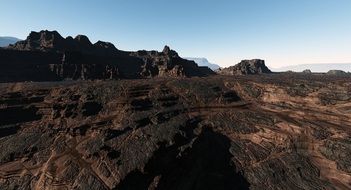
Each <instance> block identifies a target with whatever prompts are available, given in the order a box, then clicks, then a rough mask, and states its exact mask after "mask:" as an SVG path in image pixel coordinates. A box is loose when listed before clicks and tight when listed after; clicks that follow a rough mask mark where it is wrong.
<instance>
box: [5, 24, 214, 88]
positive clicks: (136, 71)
mask: <svg viewBox="0 0 351 190" xmlns="http://www.w3.org/2000/svg"><path fill="white" fill-rule="evenodd" d="M0 60H1V62H0V68H1V70H0V73H1V75H0V82H14V81H52V80H67V79H70V80H72V79H73V80H88V79H89V80H94V79H123V78H134V79H136V78H151V77H192V76H209V75H213V74H215V73H214V72H213V71H211V70H210V69H209V68H207V67H199V66H198V65H197V64H196V63H194V62H193V61H188V60H185V59H182V58H181V57H179V55H178V54H177V52H175V51H174V50H171V49H170V48H169V47H168V46H166V47H165V48H164V50H163V51H162V52H157V51H137V52H125V51H120V50H118V49H117V48H116V47H115V46H114V45H113V44H111V43H109V42H102V41H98V42H96V43H95V44H92V43H91V42H90V40H89V39H88V38H87V37H86V36H84V35H78V36H76V37H75V38H72V37H67V38H63V37H62V36H61V35H60V34H59V33H58V32H56V31H41V32H31V33H30V35H29V36H28V37H27V39H26V40H24V41H20V42H17V43H16V44H14V45H10V46H9V47H7V48H5V49H0Z"/></svg>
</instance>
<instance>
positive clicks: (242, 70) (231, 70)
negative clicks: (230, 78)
mask: <svg viewBox="0 0 351 190" xmlns="http://www.w3.org/2000/svg"><path fill="white" fill-rule="evenodd" d="M217 73H219V74H221V75H252V74H264V73H272V71H270V70H269V69H268V67H267V66H266V65H265V62H264V60H260V59H253V60H243V61H241V62H240V63H238V64H236V65H234V66H231V67H228V68H224V69H219V70H218V72H217Z"/></svg>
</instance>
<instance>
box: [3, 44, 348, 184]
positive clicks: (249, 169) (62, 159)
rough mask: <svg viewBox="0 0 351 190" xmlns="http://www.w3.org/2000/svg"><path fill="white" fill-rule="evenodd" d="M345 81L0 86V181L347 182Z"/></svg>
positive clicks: (256, 78) (257, 78) (255, 78)
mask: <svg viewBox="0 0 351 190" xmlns="http://www.w3.org/2000/svg"><path fill="white" fill-rule="evenodd" d="M136 54H139V55H136V56H143V57H144V58H145V59H148V58H150V57H152V55H150V53H149V52H138V53H136ZM163 54H169V55H170V57H173V56H174V57H176V56H177V55H176V54H175V52H172V51H169V49H168V48H166V49H165V50H164V52H163ZM151 61H155V60H151ZM156 61H157V60H156ZM151 65H152V64H151ZM349 81H350V78H349V77H341V76H331V75H330V76H327V75H324V76H322V75H313V74H311V75H294V74H290V75H286V74H276V75H269V76H268V75H251V76H249V75H247V76H231V77H226V76H213V77H208V78H169V79H165V78H154V79H148V80H118V81H65V82H52V83H49V82H45V83H9V84H0V101H1V102H0V104H1V106H0V107H1V108H0V115H1V117H0V149H1V152H0V189H128V190H130V189H184V190H186V189H189V190H190V189H195V190H196V189H198V190H200V189H201V190H202V189H262V188H263V187H264V189H350V188H351V183H350V181H351V162H350V157H351V130H350V128H351V125H350V121H351V103H350V102H351V86H350V83H349Z"/></svg>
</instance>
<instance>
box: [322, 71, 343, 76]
mask: <svg viewBox="0 0 351 190" xmlns="http://www.w3.org/2000/svg"><path fill="white" fill-rule="evenodd" d="M327 75H337V76H345V75H347V73H346V72H345V71H342V70H330V71H328V72H327Z"/></svg>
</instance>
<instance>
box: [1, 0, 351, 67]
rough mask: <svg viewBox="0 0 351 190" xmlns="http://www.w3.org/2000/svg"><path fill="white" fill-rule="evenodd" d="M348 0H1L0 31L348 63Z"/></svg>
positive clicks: (217, 54)
mask: <svg viewBox="0 0 351 190" xmlns="http://www.w3.org/2000/svg"><path fill="white" fill-rule="evenodd" d="M350 9H351V1H347V0H338V1H337V3H336V2H335V1H328V0H310V1H305V0H296V1H278V0H267V1H259V0H251V1H243V0H236V1H220V2H218V1H217V2H210V1H195V0H193V1H182V0H181V1H177V2H168V1H161V0H151V1H147V2H146V1H123V0H121V1H108V0H106V1H89V2H87V1H82V0H77V1H68V0H63V1H59V2H58V1H55V2H50V3H47V2H46V1H42V0H33V1H19V0H11V1H8V0H5V1H2V6H1V8H0V18H1V22H0V28H1V30H0V36H13V37H17V38H20V39H25V38H26V36H27V35H28V34H29V32H30V31H40V30H44V29H47V30H57V31H58V32H59V33H60V34H61V35H62V36H75V35H78V34H84V35H86V36H88V37H89V38H90V39H91V41H92V42H96V41H97V40H103V41H109V42H112V43H114V44H115V46H116V47H117V48H118V49H122V50H133V51H134V50H139V49H148V50H162V48H163V46H164V45H169V46H170V47H171V48H172V49H174V50H176V51H177V52H178V53H179V55H180V56H182V57H204V58H207V59H208V60H209V61H210V62H212V63H215V64H218V65H220V66H222V67H226V66H230V65H234V64H236V63H238V62H240V60H242V59H254V58H259V59H264V60H266V63H267V65H268V66H270V67H272V68H279V67H284V66H289V65H297V64H312V63H350V62H351V54H350V50H351V36H350V35H349V31H351V11H349V10H350Z"/></svg>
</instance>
